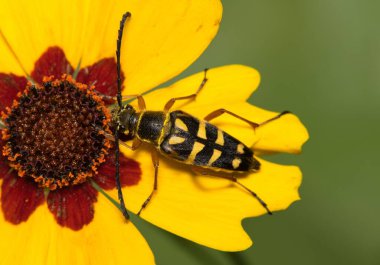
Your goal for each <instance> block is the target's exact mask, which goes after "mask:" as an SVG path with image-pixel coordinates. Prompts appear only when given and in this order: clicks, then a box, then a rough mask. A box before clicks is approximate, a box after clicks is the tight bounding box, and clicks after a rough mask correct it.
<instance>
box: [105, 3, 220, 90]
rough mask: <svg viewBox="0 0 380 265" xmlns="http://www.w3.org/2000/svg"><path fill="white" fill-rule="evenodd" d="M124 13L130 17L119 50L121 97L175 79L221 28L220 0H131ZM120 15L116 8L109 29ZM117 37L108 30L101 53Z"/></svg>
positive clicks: (113, 32)
mask: <svg viewBox="0 0 380 265" xmlns="http://www.w3.org/2000/svg"><path fill="white" fill-rule="evenodd" d="M124 11H130V12H131V13H132V18H131V19H130V21H129V22H128V25H127V28H126V30H125V32H124V33H125V38H124V41H123V47H122V68H123V71H124V73H125V76H126V80H125V86H126V89H125V90H124V93H125V94H135V93H142V92H144V91H146V90H148V89H150V88H153V87H156V86H158V85H159V84H161V83H163V82H165V81H167V80H169V79H171V78H172V77H174V76H176V75H178V74H179V73H181V72H182V71H183V70H185V69H186V68H187V67H188V66H189V65H190V64H191V63H192V62H194V61H195V60H196V59H197V58H198V57H199V56H200V55H201V54H202V52H203V51H204V50H205V49H206V48H207V46H208V45H209V43H210V42H211V40H212V39H213V38H214V36H215V35H216V32H217V30H218V28H219V24H220V21H221V16H222V5H221V3H220V1H219V0H185V1H173V0H162V1H156V0H145V1H138V0H134V1H128V5H127V8H126V9H124ZM121 13H122V12H121V10H120V8H117V9H115V12H114V13H113V15H112V16H111V17H110V25H114V24H117V23H118V22H119V20H120V16H121ZM115 37H116V32H115V30H114V27H110V28H109V31H108V32H107V34H106V35H105V40H107V42H105V48H104V49H105V50H109V49H110V48H111V47H112V48H113V47H114V40H115ZM108 40H112V41H111V42H109V41H108Z"/></svg>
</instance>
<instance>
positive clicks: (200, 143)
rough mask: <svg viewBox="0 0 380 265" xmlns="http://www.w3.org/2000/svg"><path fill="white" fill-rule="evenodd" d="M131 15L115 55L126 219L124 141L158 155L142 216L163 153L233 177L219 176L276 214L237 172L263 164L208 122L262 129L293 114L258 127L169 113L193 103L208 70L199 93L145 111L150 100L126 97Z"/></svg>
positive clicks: (115, 113)
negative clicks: (124, 63)
mask: <svg viewBox="0 0 380 265" xmlns="http://www.w3.org/2000/svg"><path fill="white" fill-rule="evenodd" d="M130 16H131V14H130V13H128V12H127V13H126V14H124V16H123V18H122V20H121V22H120V29H119V36H118V41H117V51H116V55H117V66H118V67H117V69H118V70H117V71H118V72H117V74H118V95H117V100H118V109H115V110H114V111H113V115H112V128H113V131H114V138H115V139H114V140H115V144H116V152H115V155H116V161H117V162H116V181H117V187H118V190H119V200H120V205H121V209H122V212H123V214H124V216H125V217H126V218H128V213H127V210H126V209H125V206H124V200H123V195H122V192H121V188H120V180H119V163H118V161H119V146H118V144H119V139H121V140H126V139H131V140H132V139H133V144H132V146H129V145H127V144H125V143H123V145H124V146H126V147H128V148H130V149H132V150H135V149H137V148H138V147H139V146H140V144H141V143H142V142H145V143H148V144H151V145H153V146H154V147H155V151H154V152H153V153H152V161H153V166H154V168H155V173H154V186H153V190H152V192H151V193H150V195H149V196H148V198H147V199H146V200H145V202H144V203H143V204H142V206H141V208H140V211H139V212H138V215H140V213H141V211H142V210H143V209H144V208H145V207H146V206H147V205H148V203H149V201H150V200H151V198H152V196H153V194H154V192H155V191H156V190H157V175H158V166H159V158H158V153H160V154H163V155H164V156H166V157H168V158H170V159H174V160H177V161H179V162H182V163H185V164H189V165H191V166H192V167H193V169H194V170H195V171H197V172H202V171H203V170H204V169H205V170H209V171H210V172H212V174H213V175H215V176H220V175H219V174H218V172H216V171H224V172H228V173H230V174H229V175H228V176H227V177H226V176H220V177H223V178H228V179H230V180H231V181H233V182H235V183H236V184H238V185H240V186H241V187H242V188H244V189H245V190H247V191H248V192H249V193H251V194H252V195H253V196H254V197H255V198H256V199H257V200H258V201H259V202H260V204H261V205H262V206H263V207H264V208H265V209H266V211H267V212H268V214H272V213H271V211H270V210H269V208H268V206H267V204H266V203H265V202H264V201H263V200H262V199H261V198H260V197H259V196H258V195H257V194H256V193H255V192H254V191H252V190H250V189H249V188H247V187H246V186H244V185H243V184H241V183H240V182H239V181H238V180H237V179H236V177H235V175H234V173H247V172H252V171H253V172H254V171H257V170H259V169H260V163H259V161H257V160H256V159H255V158H254V156H253V151H252V150H251V149H250V148H248V147H247V146H246V145H245V144H243V143H242V142H241V141H239V140H237V139H236V138H234V137H233V136H231V135H229V134H228V133H226V132H224V131H222V130H220V129H219V128H217V127H216V126H214V125H212V124H211V123H209V121H210V120H212V119H214V118H216V117H218V116H220V115H222V114H224V113H227V114H230V115H232V116H234V117H236V118H238V119H240V120H243V121H244V122H247V123H248V124H250V125H251V126H252V127H253V128H257V127H259V126H262V125H264V124H266V123H268V122H270V121H273V120H275V119H278V118H279V117H281V116H282V115H284V114H286V113H289V112H288V111H284V112H282V113H280V114H279V115H277V116H275V117H273V118H271V119H269V120H267V121H265V122H263V123H260V124H257V123H254V122H252V121H249V120H247V119H245V118H243V117H241V116H239V115H237V114H235V113H232V112H230V111H228V110H225V109H218V110H215V111H213V112H211V113H210V114H208V115H207V116H206V117H205V118H204V120H199V119H197V118H195V117H193V116H191V115H190V114H187V113H185V112H183V111H181V110H176V111H170V110H171V108H172V106H173V105H174V103H175V102H176V101H177V100H194V99H195V98H196V97H197V95H198V93H199V92H200V91H201V90H202V88H203V87H204V86H205V84H206V82H207V77H206V74H207V69H205V71H204V78H203V80H202V82H201V84H200V86H199V88H198V90H197V91H196V92H195V93H194V94H191V95H189V96H184V97H177V98H172V99H170V100H169V101H168V102H167V103H166V105H165V107H164V109H163V111H149V110H146V106H145V101H144V99H143V97H142V96H141V95H129V96H124V97H122V96H121V81H120V80H121V79H120V76H121V74H120V46H121V40H122V34H123V29H124V25H125V22H126V20H127V18H129V17H130ZM122 99H137V100H138V108H139V111H136V110H135V109H134V108H133V107H132V106H131V105H129V104H125V105H123V104H122ZM208 174H210V173H208Z"/></svg>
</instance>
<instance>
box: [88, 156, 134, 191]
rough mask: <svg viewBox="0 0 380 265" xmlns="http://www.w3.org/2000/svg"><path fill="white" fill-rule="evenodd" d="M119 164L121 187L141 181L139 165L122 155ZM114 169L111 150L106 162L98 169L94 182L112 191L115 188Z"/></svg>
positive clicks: (113, 158) (113, 157)
mask: <svg viewBox="0 0 380 265" xmlns="http://www.w3.org/2000/svg"><path fill="white" fill-rule="evenodd" d="M119 162H120V182H121V186H123V187H124V186H132V185H137V184H138V183H139V181H140V179H141V168H140V164H139V163H138V162H136V161H135V160H133V159H130V158H127V157H126V156H124V155H123V154H120V159H119ZM115 168H116V166H115V155H114V151H113V150H111V151H110V154H109V155H108V156H107V157H106V161H105V162H104V163H103V164H102V165H101V166H100V167H99V168H98V174H97V175H96V176H95V177H94V181H95V182H96V183H97V184H98V185H99V186H100V187H101V188H103V189H106V190H109V189H114V188H115V187H116V185H115V184H116V180H115V174H116V169H115Z"/></svg>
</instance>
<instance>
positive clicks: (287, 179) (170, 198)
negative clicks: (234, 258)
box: [113, 150, 301, 251]
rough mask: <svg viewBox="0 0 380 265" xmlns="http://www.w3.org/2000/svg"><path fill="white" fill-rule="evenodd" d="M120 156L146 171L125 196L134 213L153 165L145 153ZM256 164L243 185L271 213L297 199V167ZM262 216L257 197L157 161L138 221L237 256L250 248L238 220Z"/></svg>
mask: <svg viewBox="0 0 380 265" xmlns="http://www.w3.org/2000/svg"><path fill="white" fill-rule="evenodd" d="M124 151H125V152H128V155H129V156H132V155H133V158H134V159H136V160H137V161H139V162H140V163H141V167H142V168H144V171H143V176H142V179H141V182H140V183H139V185H137V186H133V187H128V188H126V189H125V191H124V192H125V193H124V194H125V196H126V200H127V207H128V208H129V209H131V210H132V211H133V212H137V211H138V210H139V209H140V207H141V204H142V203H143V202H144V201H145V199H146V198H147V196H148V195H149V193H150V192H151V190H152V187H153V176H154V171H153V166H152V162H151V159H150V155H149V153H148V152H147V151H146V150H140V151H136V152H134V154H133V153H131V151H126V150H124ZM260 162H261V163H262V168H261V170H260V172H258V173H252V174H250V175H248V176H247V177H242V178H240V181H241V182H242V183H243V184H245V185H246V186H248V187H249V188H251V189H252V190H254V191H255V192H256V193H257V194H258V195H259V196H260V197H261V198H262V199H263V200H264V201H265V202H266V203H267V204H268V207H269V208H270V209H271V210H272V211H277V210H282V209H285V208H287V207H288V206H289V205H290V204H291V203H292V202H294V201H295V200H298V199H299V195H298V187H299V185H300V183H301V172H300V170H299V169H298V168H297V167H295V166H282V165H277V164H272V163H269V162H266V161H263V160H260ZM113 196H116V193H114V194H113ZM264 213H265V209H264V208H263V207H262V206H261V205H260V204H259V203H258V201H257V200H256V199H255V198H253V197H252V196H251V195H250V194H248V193H247V192H246V191H244V190H243V189H241V188H239V187H237V186H235V185H233V184H232V183H231V182H230V181H229V180H225V179H220V178H216V177H209V176H198V175H195V174H193V173H192V171H191V169H190V167H188V166H186V165H183V164H179V163H176V162H173V161H170V160H168V159H166V158H163V157H161V159H160V167H159V172H158V191H157V193H156V194H155V196H154V197H153V199H152V201H151V203H150V204H149V205H148V207H147V208H146V209H145V210H144V211H143V212H142V214H141V216H142V218H144V219H146V220H148V221H149V222H152V223H153V224H155V225H157V226H159V227H161V228H163V229H166V230H168V231H170V232H172V233H175V234H177V235H179V236H182V237H184V238H187V239H190V240H192V241H195V242H197V243H199V244H202V245H205V246H208V247H211V248H215V249H219V250H224V251H238V250H244V249H246V248H248V247H249V246H250V245H251V243H252V242H251V240H250V238H249V237H248V236H247V234H246V233H245V231H244V230H243V228H242V226H241V220H242V219H244V218H246V217H251V216H258V215H262V214H264Z"/></svg>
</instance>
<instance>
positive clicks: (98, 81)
mask: <svg viewBox="0 0 380 265" xmlns="http://www.w3.org/2000/svg"><path fill="white" fill-rule="evenodd" d="M76 80H77V81H78V82H80V83H83V84H87V85H95V89H96V90H97V91H99V92H100V93H101V94H103V95H107V96H111V97H115V96H116V94H117V68H116V61H115V59H114V58H105V59H102V60H100V61H98V62H96V63H95V64H93V65H91V66H88V67H85V68H83V69H81V70H80V71H79V73H78V76H77V79H76ZM121 81H122V82H123V81H124V74H123V73H121Z"/></svg>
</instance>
